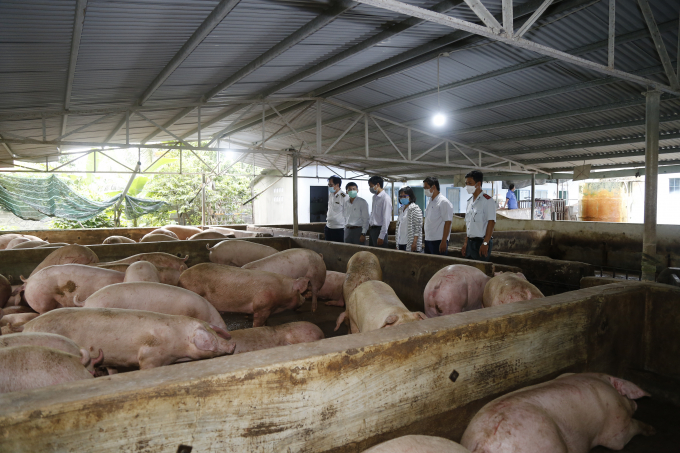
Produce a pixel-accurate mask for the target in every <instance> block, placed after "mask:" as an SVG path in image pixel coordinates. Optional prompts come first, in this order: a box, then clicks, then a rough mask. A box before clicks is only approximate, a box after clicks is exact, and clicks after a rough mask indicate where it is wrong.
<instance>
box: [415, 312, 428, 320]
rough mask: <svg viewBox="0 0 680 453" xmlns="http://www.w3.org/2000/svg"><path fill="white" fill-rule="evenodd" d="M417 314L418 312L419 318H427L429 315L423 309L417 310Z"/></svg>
mask: <svg viewBox="0 0 680 453" xmlns="http://www.w3.org/2000/svg"><path fill="white" fill-rule="evenodd" d="M415 314H416V316H417V317H418V318H420V319H421V320H423V319H427V316H425V313H423V312H422V311H417V312H416V313H415Z"/></svg>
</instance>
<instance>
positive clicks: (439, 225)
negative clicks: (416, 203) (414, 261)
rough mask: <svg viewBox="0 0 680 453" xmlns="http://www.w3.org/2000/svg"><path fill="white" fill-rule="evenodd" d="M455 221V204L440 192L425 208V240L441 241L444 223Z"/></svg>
mask: <svg viewBox="0 0 680 453" xmlns="http://www.w3.org/2000/svg"><path fill="white" fill-rule="evenodd" d="M451 221H453V205H452V204H451V202H450V201H449V200H448V199H447V198H446V197H445V196H444V195H442V194H441V192H440V193H438V194H437V196H436V197H434V200H430V202H429V203H428V204H427V208H425V240H426V241H441V240H442V237H443V236H444V224H445V223H446V222H451Z"/></svg>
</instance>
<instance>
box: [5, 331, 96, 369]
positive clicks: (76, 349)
mask: <svg viewBox="0 0 680 453" xmlns="http://www.w3.org/2000/svg"><path fill="white" fill-rule="evenodd" d="M15 346H42V347H44V348H52V349H56V350H58V351H62V352H65V353H67V354H71V355H74V356H78V357H80V363H82V364H83V366H84V367H85V368H87V370H88V371H89V372H90V373H91V374H94V367H95V366H97V365H98V364H99V363H100V362H101V361H102V360H104V354H103V352H102V351H101V349H100V350H99V356H97V357H94V358H91V357H90V353H89V351H88V350H87V349H85V348H81V347H80V346H78V345H77V344H76V342H75V341H73V340H71V339H70V338H66V337H64V336H62V335H56V334H53V333H21V334H18V333H14V334H11V335H3V336H1V337H0V349H2V348H11V347H15Z"/></svg>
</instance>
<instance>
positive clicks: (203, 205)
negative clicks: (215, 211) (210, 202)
mask: <svg viewBox="0 0 680 453" xmlns="http://www.w3.org/2000/svg"><path fill="white" fill-rule="evenodd" d="M201 182H202V183H203V189H202V190H201V226H203V228H205V173H203V174H202V175H201Z"/></svg>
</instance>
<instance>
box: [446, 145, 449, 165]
mask: <svg viewBox="0 0 680 453" xmlns="http://www.w3.org/2000/svg"><path fill="white" fill-rule="evenodd" d="M448 163H449V142H446V164H447V165H448Z"/></svg>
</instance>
